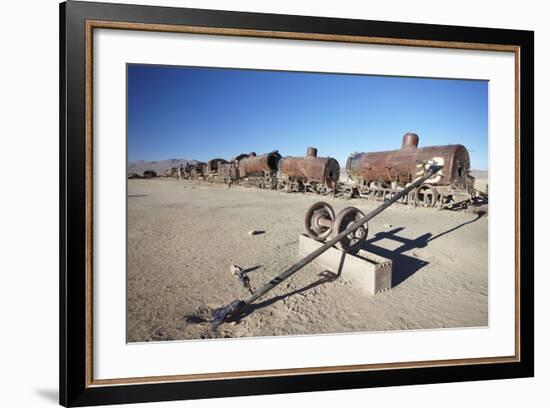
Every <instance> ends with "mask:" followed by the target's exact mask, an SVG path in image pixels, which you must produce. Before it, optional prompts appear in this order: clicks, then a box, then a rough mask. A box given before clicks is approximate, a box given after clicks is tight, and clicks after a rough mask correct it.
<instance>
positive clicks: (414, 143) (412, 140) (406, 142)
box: [401, 133, 418, 149]
mask: <svg viewBox="0 0 550 408" xmlns="http://www.w3.org/2000/svg"><path fill="white" fill-rule="evenodd" d="M416 148H418V135H417V134H416V133H405V135H404V136H403V144H402V145H401V149H416Z"/></svg>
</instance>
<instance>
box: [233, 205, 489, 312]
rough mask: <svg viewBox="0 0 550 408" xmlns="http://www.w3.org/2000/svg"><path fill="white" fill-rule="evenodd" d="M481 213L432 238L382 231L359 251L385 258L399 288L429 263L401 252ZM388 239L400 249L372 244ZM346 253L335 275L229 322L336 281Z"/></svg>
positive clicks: (324, 276)
mask: <svg viewBox="0 0 550 408" xmlns="http://www.w3.org/2000/svg"><path fill="white" fill-rule="evenodd" d="M482 216H483V214H477V215H476V217H475V218H473V219H471V220H469V221H466V222H463V223H461V224H459V225H456V226H454V227H453V228H450V229H448V230H447V231H443V232H440V233H439V234H437V235H433V234H432V233H429V232H428V233H425V234H423V235H420V236H419V237H417V238H414V239H410V238H405V237H402V236H399V235H398V234H399V233H400V232H402V231H403V230H405V227H398V228H394V229H393V230H390V231H382V232H378V233H376V234H375V235H374V237H372V238H370V239H368V240H366V241H365V242H364V244H363V247H362V248H361V249H363V250H365V251H367V252H370V253H372V254H375V255H378V256H381V257H384V258H388V259H391V260H392V263H393V265H392V288H393V287H395V286H397V285H400V284H401V283H403V282H404V281H405V280H407V279H408V278H410V277H411V276H412V275H413V274H414V273H416V272H417V271H418V270H420V269H421V268H423V267H424V266H426V265H428V264H429V262H427V261H424V260H422V259H419V258H416V257H414V256H410V255H405V252H408V251H411V250H413V249H418V248H424V247H426V246H427V245H428V243H429V242H431V241H434V240H436V239H438V238H441V237H443V236H445V235H447V234H450V233H451V232H453V231H456V230H457V229H459V228H462V227H464V226H466V225H468V224H471V223H473V222H476V221H477V220H479V219H480V218H481V217H482ZM384 239H389V240H392V241H395V242H399V243H401V246H399V247H398V248H396V249H393V250H389V249H386V248H382V247H381V246H378V245H375V243H377V242H379V241H381V240H384ZM345 256H346V254H343V255H342V259H341V261H340V266H339V268H338V271H337V272H336V273H334V272H331V271H323V272H321V273H320V274H319V275H318V276H320V279H318V280H316V281H315V282H312V283H310V284H308V285H306V286H304V287H302V288H300V289H296V290H293V291H292V292H288V293H285V294H282V295H278V296H274V297H271V298H269V299H266V300H264V301H262V302H258V303H254V304H252V305H250V307H248V308H247V309H245V310H244V312H243V313H242V314H241V315H240V316H238V317H235V318H233V319H232V320H233V321H240V320H242V319H243V318H245V317H246V316H248V315H250V314H251V313H253V312H254V311H256V310H258V309H262V308H264V307H267V306H271V305H273V304H274V303H276V302H278V301H280V300H283V299H285V298H289V297H291V296H294V295H297V294H300V293H303V292H306V291H308V290H310V289H313V288H315V287H317V286H319V285H324V284H326V283H329V282H333V281H334V280H336V279H338V277H340V275H341V274H342V266H343V261H344V258H345Z"/></svg>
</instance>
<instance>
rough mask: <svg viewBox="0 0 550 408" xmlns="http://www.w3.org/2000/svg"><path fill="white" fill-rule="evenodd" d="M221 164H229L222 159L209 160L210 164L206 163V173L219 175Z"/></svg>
mask: <svg viewBox="0 0 550 408" xmlns="http://www.w3.org/2000/svg"><path fill="white" fill-rule="evenodd" d="M220 164H227V160H225V159H220V158H216V159H212V160H208V162H207V163H206V172H207V174H214V173H217V172H218V167H219V165H220Z"/></svg>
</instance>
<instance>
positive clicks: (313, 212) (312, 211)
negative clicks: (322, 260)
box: [305, 201, 335, 241]
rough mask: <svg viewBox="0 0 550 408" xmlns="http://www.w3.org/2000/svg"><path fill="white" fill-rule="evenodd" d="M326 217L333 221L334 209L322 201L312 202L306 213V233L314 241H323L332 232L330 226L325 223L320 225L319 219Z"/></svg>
mask: <svg viewBox="0 0 550 408" xmlns="http://www.w3.org/2000/svg"><path fill="white" fill-rule="evenodd" d="M322 218H324V219H328V220H330V221H331V222H333V221H334V218H335V217H334V210H333V209H332V207H331V206H330V204H327V203H325V202H323V201H319V202H317V203H315V204H313V205H312V206H311V207H310V208H309V210H307V213H306V220H305V226H306V233H307V235H308V236H309V237H310V238H313V239H314V240H316V241H324V240H326V239H327V238H328V237H329V236H330V233H331V232H332V228H331V227H329V226H326V225H321V222H320V221H321V219H322Z"/></svg>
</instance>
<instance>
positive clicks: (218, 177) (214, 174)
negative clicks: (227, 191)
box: [205, 158, 231, 183]
mask: <svg viewBox="0 0 550 408" xmlns="http://www.w3.org/2000/svg"><path fill="white" fill-rule="evenodd" d="M205 176H206V180H207V181H209V182H213V183H226V182H229V181H230V180H231V163H229V162H228V161H227V160H225V159H221V158H215V159H212V160H208V162H207V163H206V175H205Z"/></svg>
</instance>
